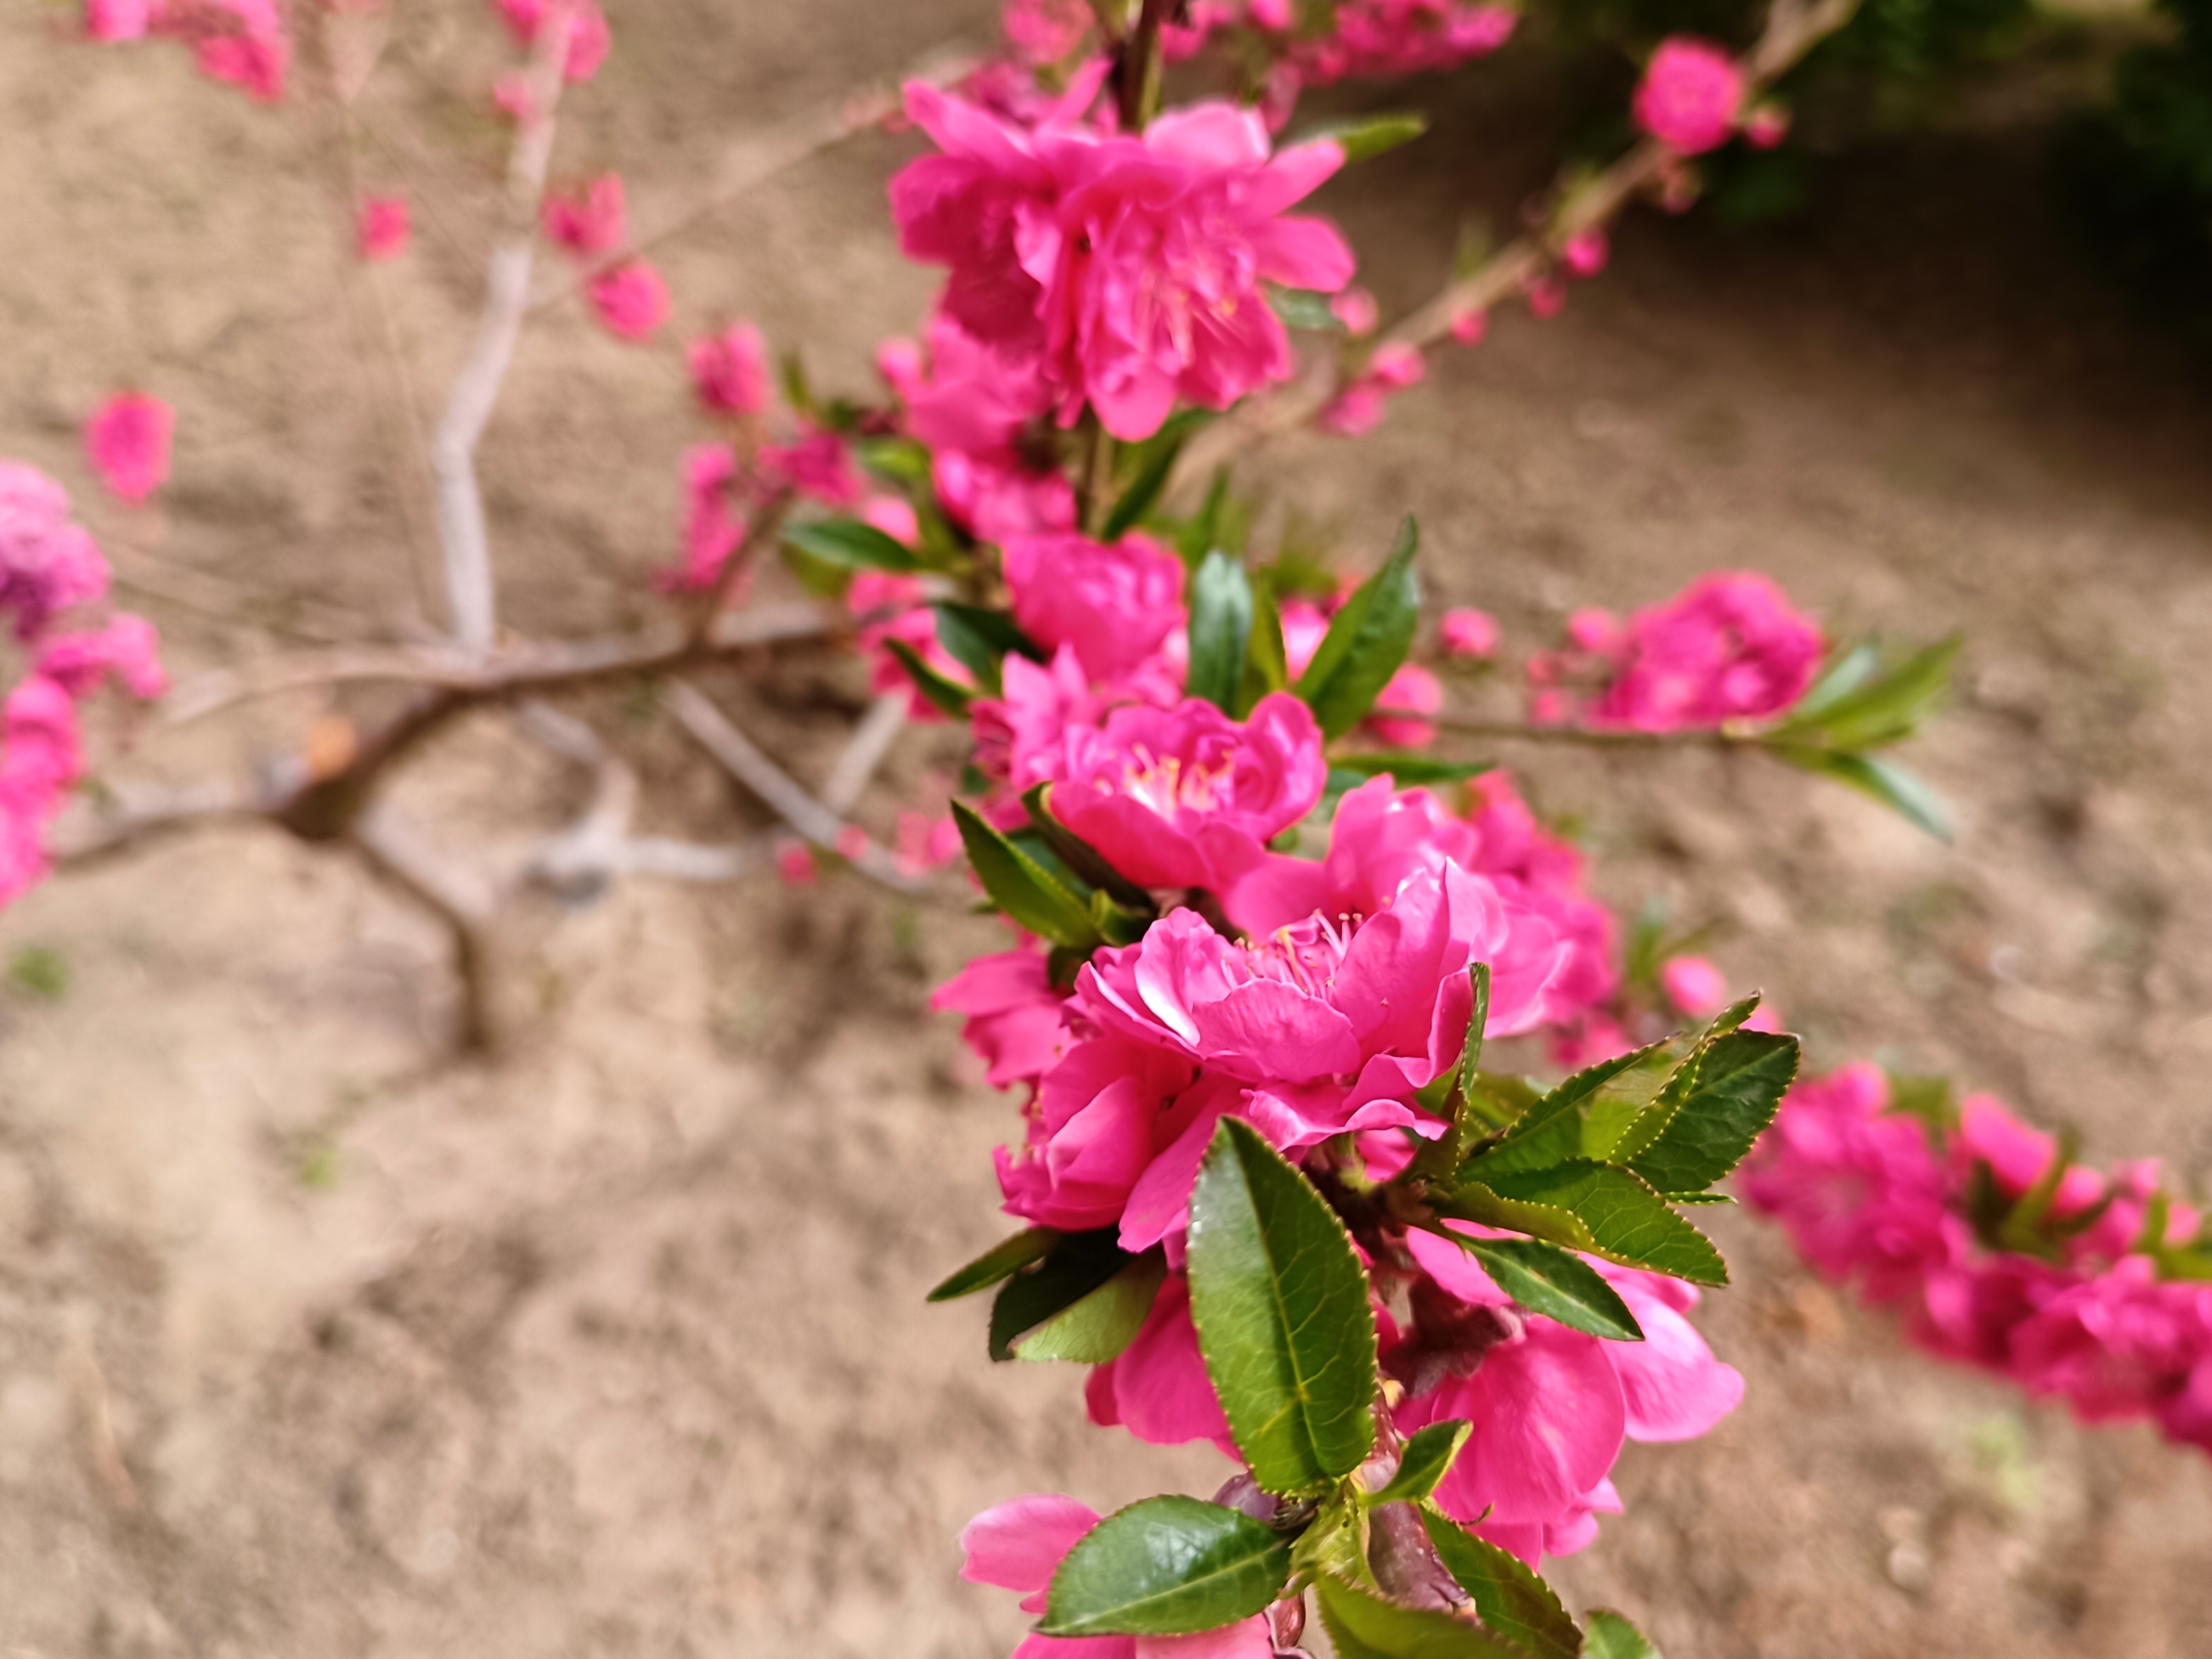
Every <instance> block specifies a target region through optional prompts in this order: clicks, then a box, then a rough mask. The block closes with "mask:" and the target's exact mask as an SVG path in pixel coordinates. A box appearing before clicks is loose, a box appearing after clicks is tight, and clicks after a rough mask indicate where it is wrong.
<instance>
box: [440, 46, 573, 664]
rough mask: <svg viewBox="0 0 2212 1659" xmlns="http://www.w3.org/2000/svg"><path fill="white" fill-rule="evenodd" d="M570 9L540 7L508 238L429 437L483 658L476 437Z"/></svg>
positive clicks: (490, 616)
mask: <svg viewBox="0 0 2212 1659" xmlns="http://www.w3.org/2000/svg"><path fill="white" fill-rule="evenodd" d="M574 17H575V13H574V9H573V7H571V6H568V5H556V6H554V7H552V8H550V9H549V10H548V11H547V13H546V15H545V19H544V23H543V25H542V26H541V27H540V28H539V30H538V41H537V48H536V51H535V52H534V53H533V54H532V58H531V63H530V68H529V70H528V72H527V86H528V93H527V96H528V99H529V104H528V107H527V108H526V110H525V111H524V112H523V113H522V115H521V117H520V121H519V124H518V125H517V128H516V131H515V135H514V149H513V151H512V153H511V154H510V155H509V156H508V159H507V234H506V236H505V237H504V238H503V239H502V240H501V241H500V242H499V244H498V246H495V247H494V248H493V249H492V253H491V261H490V264H489V267H488V268H487V269H486V270H485V273H484V288H485V293H484V309H483V320H482V321H481V322H479V323H478V324H477V337H476V343H475V345H474V346H473V347H471V349H470V352H469V358H468V362H466V363H465V364H464V365H463V366H462V368H461V372H460V374H459V378H457V379H456V380H454V382H453V396H452V398H451V400H450V401H449V402H448V403H447V405H446V413H445V416H444V417H443V418H442V419H441V420H440V421H439V422H438V430H437V433H436V435H435V436H434V437H433V438H432V440H431V443H430V466H431V470H432V471H433V472H435V474H436V476H437V480H438V539H439V540H440V541H441V543H442V544H444V548H445V554H446V590H447V604H448V605H449V606H450V608H451V611H452V615H451V617H449V620H450V621H451V623H452V624H453V635H454V637H455V638H457V639H458V640H459V641H460V642H461V646H462V648H463V649H464V650H466V651H470V652H472V653H476V654H477V655H482V654H483V653H487V652H489V650H490V649H491V642H492V635H493V631H494V629H495V628H496V626H497V616H498V613H497V607H496V604H495V599H494V596H493V590H492V575H491V538H490V535H489V532H488V531H487V529H486V527H485V525H484V507H483V489H481V487H479V485H478V483H477V465H476V450H477V440H478V439H479V438H481V437H482V436H483V429H484V425H485V423H486V422H488V421H489V420H490V419H491V411H492V405H493V404H495V403H496V402H498V400H499V389H500V386H501V382H502V381H504V380H506V378H507V365H508V364H509V363H510V362H513V357H514V343H515V340H516V338H517V337H519V336H520V334H521V332H522V317H523V313H524V312H525V311H526V310H527V309H528V308H529V304H530V261H531V254H532V250H533V248H534V247H535V246H536V245H537V240H538V204H539V201H540V199H541V198H542V197H544V192H545V168H546V165H547V163H548V162H549V161H550V160H551V159H552V155H553V111H554V107H555V106H556V103H557V102H558V100H559V99H560V96H561V81H562V71H563V70H564V69H565V68H566V66H567V64H568V33H569V28H570V26H571V24H572V23H573V22H574Z"/></svg>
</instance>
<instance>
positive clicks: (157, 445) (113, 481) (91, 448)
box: [84, 392, 177, 507]
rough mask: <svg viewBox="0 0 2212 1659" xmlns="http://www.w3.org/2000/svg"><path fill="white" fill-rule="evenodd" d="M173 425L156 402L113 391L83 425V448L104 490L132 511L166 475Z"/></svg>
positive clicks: (140, 395) (174, 418) (164, 407)
mask: <svg viewBox="0 0 2212 1659" xmlns="http://www.w3.org/2000/svg"><path fill="white" fill-rule="evenodd" d="M176 425H177V416H176V411H175V410H172V409H171V408H170V407H169V406H168V404H165V403H163V402H162V401H161V399H160V398H155V397H152V396H149V394H147V393H145V392H118V393H117V394H116V395H115V396H114V397H112V398H109V399H108V400H107V401H106V403H105V404H101V405H100V410H99V412H98V413H97V414H95V415H94V416H93V417H92V419H91V420H90V421H89V422H87V423H86V425H85V428H84V442H85V449H86V451H87V453H89V454H90V455H91V457H92V464H93V465H94V467H95V468H97V469H98V470H99V472H100V477H101V478H102V479H103V480H105V481H106V484H107V487H108V488H109V489H112V490H113V491H114V492H115V493H116V494H117V495H120V496H121V497H122V498H123V499H124V500H125V501H128V502H130V503H131V505H132V506H133V507H138V506H141V505H143V503H144V501H145V500H146V498H147V497H148V496H149V495H152V494H153V493H154V492H155V490H156V489H160V488H161V485H162V483H163V482H164V481H165V480H167V477H168V476H169V440H170V437H171V435H173V433H174V432H175V430H176Z"/></svg>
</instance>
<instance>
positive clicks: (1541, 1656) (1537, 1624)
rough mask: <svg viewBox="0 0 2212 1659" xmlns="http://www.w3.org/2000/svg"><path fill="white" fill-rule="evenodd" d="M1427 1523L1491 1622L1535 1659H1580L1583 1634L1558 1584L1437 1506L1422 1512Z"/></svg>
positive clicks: (1440, 1553) (1442, 1556)
mask: <svg viewBox="0 0 2212 1659" xmlns="http://www.w3.org/2000/svg"><path fill="white" fill-rule="evenodd" d="M1421 1524H1422V1525H1423V1526H1424V1527H1425V1528H1428V1533H1429V1542H1430V1543H1431V1545H1432V1546H1434V1547H1435V1549H1436V1552H1437V1559H1438V1560H1439V1561H1442V1562H1443V1564H1444V1571H1446V1572H1449V1574H1451V1576H1452V1577H1454V1578H1455V1579H1456V1580H1457V1581H1458V1582H1459V1587H1460V1588H1461V1589H1463V1590H1465V1591H1466V1592H1467V1593H1468V1595H1471V1596H1473V1597H1474V1610H1475V1611H1476V1612H1477V1613H1480V1614H1481V1615H1482V1622H1483V1623H1484V1624H1485V1625H1486V1626H1489V1627H1490V1628H1491V1629H1492V1630H1494V1631H1496V1632H1498V1634H1499V1635H1500V1636H1504V1637H1507V1638H1510V1639H1511V1640H1513V1641H1515V1642H1517V1643H1519V1644H1521V1645H1522V1647H1523V1648H1526V1649H1527V1650H1528V1652H1529V1653H1530V1654H1531V1655H1532V1656H1534V1659H1576V1656H1577V1654H1579V1653H1580V1652H1581V1651H1582V1646H1583V1633H1582V1632H1580V1631H1578V1630H1577V1629H1576V1628H1575V1621H1574V1620H1572V1619H1571V1618H1570V1617H1568V1615H1567V1610H1566V1609H1565V1607H1561V1606H1560V1605H1559V1597H1558V1596H1557V1595H1553V1592H1552V1587H1551V1586H1550V1585H1549V1584H1547V1583H1545V1582H1544V1581H1543V1580H1542V1579H1541V1578H1540V1577H1537V1576H1536V1574H1535V1572H1534V1571H1533V1570H1532V1569H1531V1568H1530V1567H1529V1566H1528V1564H1527V1563H1525V1562H1523V1561H1522V1559H1521V1558H1520V1557H1519V1556H1517V1555H1516V1554H1514V1553H1512V1552H1511V1551H1510V1550H1502V1549H1500V1548H1498V1546H1497V1545H1495V1544H1493V1543H1492V1542H1490V1541H1488V1540H1487V1539H1482V1538H1477V1537H1476V1536H1475V1535H1474V1534H1473V1533H1470V1532H1468V1530H1467V1529H1466V1528H1463V1527H1459V1526H1455V1525H1454V1524H1453V1523H1452V1522H1450V1521H1449V1520H1448V1519H1447V1518H1446V1517H1445V1516H1442V1515H1438V1514H1437V1513H1436V1512H1435V1511H1433V1510H1423V1511H1422V1512H1421Z"/></svg>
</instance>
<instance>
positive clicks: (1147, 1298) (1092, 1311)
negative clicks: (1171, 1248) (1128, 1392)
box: [1012, 1248, 1168, 1365]
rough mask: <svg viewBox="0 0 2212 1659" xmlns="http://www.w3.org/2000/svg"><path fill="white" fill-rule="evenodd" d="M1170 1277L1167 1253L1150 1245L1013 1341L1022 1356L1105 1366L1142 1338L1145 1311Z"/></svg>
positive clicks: (1019, 1355)
mask: <svg viewBox="0 0 2212 1659" xmlns="http://www.w3.org/2000/svg"><path fill="white" fill-rule="evenodd" d="M1167 1276H1168V1264H1167V1257H1166V1256H1165V1255H1164V1254H1163V1253H1162V1252H1161V1251H1160V1250H1159V1249H1158V1248H1154V1249H1149V1250H1146V1252H1145V1253H1144V1254H1143V1255H1140V1256H1139V1257H1137V1258H1136V1260H1134V1261H1132V1262H1130V1263H1129V1265H1128V1266H1127V1267H1124V1268H1122V1269H1121V1272H1120V1273H1115V1275H1114V1277H1113V1278H1111V1279H1108V1280H1107V1281H1106V1282H1105V1283H1104V1284H1103V1285H1100V1286H1099V1287H1098V1288H1097V1290H1095V1291H1091V1294H1090V1295H1088V1296H1086V1297H1083V1298H1082V1300H1080V1301H1079V1302H1073V1303H1070V1304H1068V1305H1067V1306H1066V1307H1065V1308H1063V1309H1061V1310H1060V1312H1058V1313H1056V1314H1054V1316H1052V1317H1051V1318H1049V1319H1048V1320H1046V1321H1045V1322H1043V1323H1042V1325H1039V1326H1037V1327H1036V1328H1035V1329H1033V1330H1032V1331H1030V1334H1028V1335H1027V1336H1024V1337H1023V1338H1022V1339H1021V1340H1019V1341H1018V1342H1015V1343H1014V1344H1012V1352H1013V1356H1014V1358H1017V1359H1067V1360H1073V1361H1074V1362H1075V1363H1076V1364H1080V1365H1103V1364H1108V1363H1109V1362H1110V1361H1112V1360H1115V1359H1118V1358H1121V1350H1122V1349H1124V1348H1126V1347H1127V1346H1129V1345H1130V1344H1131V1343H1132V1342H1133V1341H1135V1340H1137V1333H1138V1332H1139V1330H1141V1329H1143V1328H1144V1324H1145V1316H1146V1315H1147V1314H1149V1313H1150V1312H1152V1304H1153V1302H1154V1301H1156V1300H1157V1299H1158V1297H1159V1293H1160V1285H1162V1284H1163V1283H1164V1282H1165V1280H1166V1279H1167Z"/></svg>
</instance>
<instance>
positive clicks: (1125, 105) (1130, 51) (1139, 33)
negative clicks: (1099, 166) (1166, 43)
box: [1115, 0, 1176, 132]
mask: <svg viewBox="0 0 2212 1659" xmlns="http://www.w3.org/2000/svg"><path fill="white" fill-rule="evenodd" d="M1175 3H1176V0H1143V4H1142V6H1141V7H1140V8H1139V10H1138V12H1137V26H1136V27H1134V28H1133V29H1132V30H1130V31H1129V37H1128V39H1127V40H1125V41H1123V42H1122V44H1121V62H1120V64H1119V65H1118V66H1117V68H1116V70H1115V91H1116V94H1117V101H1118V102H1119V104H1120V106H1121V125H1122V126H1123V128H1124V129H1126V130H1127V131H1130V132H1142V131H1144V130H1145V124H1146V122H1148V121H1150V120H1151V119H1152V117H1153V116H1154V115H1156V114H1157V113H1158V112H1159V107H1160V29H1161V27H1162V26H1163V25H1164V24H1165V23H1166V21H1168V14H1169V13H1170V11H1172V10H1174V9H1175Z"/></svg>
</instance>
